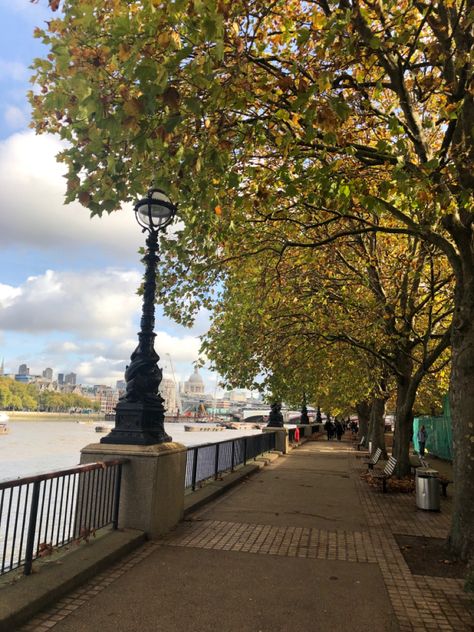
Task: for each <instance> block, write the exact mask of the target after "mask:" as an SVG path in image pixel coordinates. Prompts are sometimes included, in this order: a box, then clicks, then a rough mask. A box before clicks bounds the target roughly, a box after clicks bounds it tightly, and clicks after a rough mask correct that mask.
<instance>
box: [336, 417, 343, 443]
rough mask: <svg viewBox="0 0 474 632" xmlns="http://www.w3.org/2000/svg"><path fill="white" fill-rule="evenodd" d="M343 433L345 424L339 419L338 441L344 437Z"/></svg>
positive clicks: (337, 427) (337, 426) (337, 424)
mask: <svg viewBox="0 0 474 632" xmlns="http://www.w3.org/2000/svg"><path fill="white" fill-rule="evenodd" d="M343 434H344V426H343V425H342V424H341V422H340V421H339V420H337V421H336V436H337V440H338V441H340V440H341V439H342V435H343Z"/></svg>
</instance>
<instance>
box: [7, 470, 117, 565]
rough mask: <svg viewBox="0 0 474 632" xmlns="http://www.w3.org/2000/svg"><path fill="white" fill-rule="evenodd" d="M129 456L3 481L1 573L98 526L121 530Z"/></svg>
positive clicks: (83, 537)
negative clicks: (124, 476)
mask: <svg viewBox="0 0 474 632" xmlns="http://www.w3.org/2000/svg"><path fill="white" fill-rule="evenodd" d="M126 462H127V460H126V459H115V460H110V461H104V462H101V463H91V464H88V465H80V466H77V467H74V468H68V469H66V470H57V471H54V472H48V473H46V474H38V475H37V476H29V477H27V478H19V479H16V480H13V481H4V482H1V483H0V575H3V574H5V573H7V572H9V571H12V570H14V569H16V568H19V567H21V566H24V574H25V575H29V574H30V573H31V569H32V563H33V560H35V559H37V558H39V557H45V556H47V555H49V554H50V553H52V552H53V551H54V550H55V549H58V548H60V547H62V546H64V545H65V544H68V543H69V542H72V541H74V540H81V539H88V537H89V536H90V535H92V534H93V533H94V532H95V531H96V530H97V529H101V528H102V527H105V526H108V525H112V526H113V528H115V529H116V528H117V523H118V511H119V498H120V483H121V476H122V465H123V464H124V463H126Z"/></svg>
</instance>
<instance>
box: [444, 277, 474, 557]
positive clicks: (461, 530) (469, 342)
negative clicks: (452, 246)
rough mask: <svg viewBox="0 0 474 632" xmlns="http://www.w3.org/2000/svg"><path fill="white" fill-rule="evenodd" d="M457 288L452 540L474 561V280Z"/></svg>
mask: <svg viewBox="0 0 474 632" xmlns="http://www.w3.org/2000/svg"><path fill="white" fill-rule="evenodd" d="M465 286H467V287H464V288H462V290H463V291H462V292H461V291H460V288H459V287H458V288H457V293H456V309H455V314H454V319H453V333H452V371H451V384H450V393H449V399H450V405H451V415H452V425H453V452H454V461H453V470H454V492H453V513H452V515H453V518H452V523H451V532H450V535H449V541H450V544H451V548H452V549H453V552H454V553H456V554H457V555H458V556H459V557H460V558H461V559H463V560H469V559H471V560H474V280H471V283H470V284H469V285H468V284H467V283H465Z"/></svg>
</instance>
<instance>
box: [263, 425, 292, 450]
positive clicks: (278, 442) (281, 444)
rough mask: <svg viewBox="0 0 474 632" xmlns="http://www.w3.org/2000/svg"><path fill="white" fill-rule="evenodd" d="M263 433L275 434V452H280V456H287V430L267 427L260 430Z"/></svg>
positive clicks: (288, 444) (288, 445)
mask: <svg viewBox="0 0 474 632" xmlns="http://www.w3.org/2000/svg"><path fill="white" fill-rule="evenodd" d="M262 430H263V432H274V433H275V450H277V451H278V452H281V453H282V454H287V453H288V450H289V447H290V443H289V440H288V428H275V427H272V426H267V427H266V428H262Z"/></svg>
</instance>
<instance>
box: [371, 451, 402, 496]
mask: <svg viewBox="0 0 474 632" xmlns="http://www.w3.org/2000/svg"><path fill="white" fill-rule="evenodd" d="M396 465H397V459H396V458H395V457H394V456H391V457H390V458H389V460H388V461H387V463H386V465H385V467H384V470H383V472H373V473H372V477H373V478H374V479H376V480H379V481H382V491H383V493H384V494H385V492H386V491H387V481H388V479H389V478H391V477H392V476H393V473H394V472H395V467H396Z"/></svg>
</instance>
